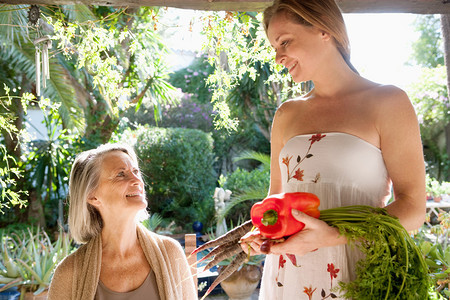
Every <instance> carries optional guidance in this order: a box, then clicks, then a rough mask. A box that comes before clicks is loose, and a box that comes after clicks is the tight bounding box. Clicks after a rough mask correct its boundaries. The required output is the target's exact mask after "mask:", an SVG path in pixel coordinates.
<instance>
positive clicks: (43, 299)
mask: <svg viewBox="0 0 450 300" xmlns="http://www.w3.org/2000/svg"><path fill="white" fill-rule="evenodd" d="M47 294H48V292H47V291H45V292H43V293H40V294H39V295H34V294H33V293H31V292H27V293H25V297H24V298H23V299H24V300H47Z"/></svg>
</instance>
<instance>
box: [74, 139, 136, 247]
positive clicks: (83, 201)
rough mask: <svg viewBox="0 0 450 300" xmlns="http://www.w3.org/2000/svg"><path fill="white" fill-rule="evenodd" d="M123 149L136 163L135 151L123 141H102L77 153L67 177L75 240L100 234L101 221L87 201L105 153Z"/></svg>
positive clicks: (94, 187)
mask: <svg viewBox="0 0 450 300" xmlns="http://www.w3.org/2000/svg"><path fill="white" fill-rule="evenodd" d="M112 151H122V152H124V153H126V154H128V155H129V156H130V157H131V159H132V160H133V161H134V162H135V163H136V165H137V164H138V160H137V156H136V153H135V152H134V150H133V149H132V148H131V147H129V146H127V145H123V144H104V145H101V146H99V147H97V148H96V149H91V150H88V151H84V152H82V153H80V154H79V155H77V157H76V158H75V161H74V163H73V165H72V170H71V172H70V180H69V229H70V233H71V235H72V237H73V238H74V240H75V241H76V242H77V243H80V244H85V243H87V242H88V241H89V240H90V239H92V238H93V237H95V236H97V235H98V234H100V232H101V230H102V228H103V220H102V217H101V215H100V213H99V211H98V210H97V209H96V208H95V207H94V206H92V205H91V204H89V203H88V202H87V200H88V198H89V195H90V194H91V193H92V192H94V191H95V190H96V189H97V187H98V183H99V178H100V171H101V169H100V166H101V163H102V161H103V158H104V156H105V154H107V153H109V152H112Z"/></svg>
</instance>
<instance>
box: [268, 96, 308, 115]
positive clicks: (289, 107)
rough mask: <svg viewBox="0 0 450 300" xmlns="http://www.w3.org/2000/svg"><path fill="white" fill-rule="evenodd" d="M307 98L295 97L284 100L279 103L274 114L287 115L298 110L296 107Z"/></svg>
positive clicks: (303, 103) (300, 105)
mask: <svg viewBox="0 0 450 300" xmlns="http://www.w3.org/2000/svg"><path fill="white" fill-rule="evenodd" d="M307 100H308V99H307V98H305V97H297V98H293V99H289V100H286V101H285V102H283V103H281V105H280V106H279V107H278V109H277V111H276V112H275V115H276V116H277V115H278V117H280V116H285V115H288V114H289V113H290V112H293V111H298V109H299V108H300V109H301V107H302V106H304V105H305V104H306V101H307Z"/></svg>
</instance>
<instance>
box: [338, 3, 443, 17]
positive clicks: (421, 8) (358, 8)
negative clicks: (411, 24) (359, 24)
mask: <svg viewBox="0 0 450 300" xmlns="http://www.w3.org/2000/svg"><path fill="white" fill-rule="evenodd" d="M336 2H337V3H338V4H339V7H340V8H341V10H342V11H343V12H345V13H413V14H449V13H450V0H336Z"/></svg>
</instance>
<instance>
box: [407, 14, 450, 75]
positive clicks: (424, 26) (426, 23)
mask: <svg viewBox="0 0 450 300" xmlns="http://www.w3.org/2000/svg"><path fill="white" fill-rule="evenodd" d="M414 26H415V30H416V31H418V32H419V33H420V36H419V38H418V39H417V41H415V42H414V43H413V44H412V48H413V54H412V57H411V61H412V62H413V63H415V64H417V65H419V66H423V67H427V68H435V67H437V66H443V65H444V53H443V44H442V35H441V20H440V18H439V17H438V16H436V15H420V16H417V18H416V20H415V22H414Z"/></svg>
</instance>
